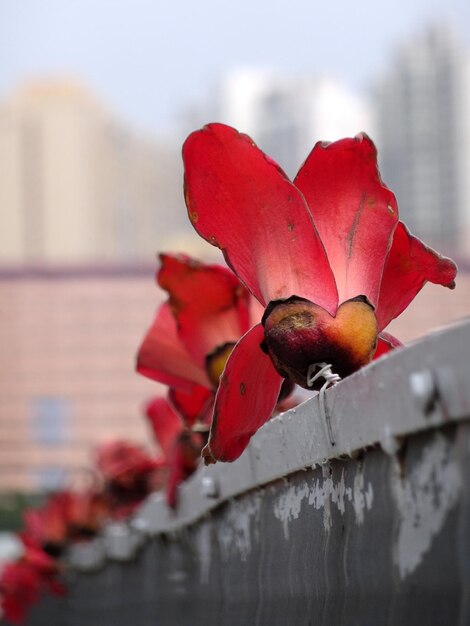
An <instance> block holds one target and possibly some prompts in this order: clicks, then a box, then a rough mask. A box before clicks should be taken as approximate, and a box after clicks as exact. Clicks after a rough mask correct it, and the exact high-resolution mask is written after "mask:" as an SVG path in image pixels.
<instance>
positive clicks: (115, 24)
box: [0, 0, 470, 132]
mask: <svg viewBox="0 0 470 626" xmlns="http://www.w3.org/2000/svg"><path fill="white" fill-rule="evenodd" d="M431 20H445V21H448V22H450V23H451V24H452V23H453V24H455V26H456V28H457V31H458V33H459V35H460V36H461V38H462V40H463V42H464V43H466V44H467V45H469V43H470V1H469V0H396V1H395V2H386V3H385V2H382V3H381V2H378V1H377V0H356V1H353V0H336V1H332V2H327V0H323V1H322V2H320V1H319V0H310V1H308V0H283V1H278V0H233V1H232V2H230V3H229V2H224V1H223V0H184V1H183V0H0V98H1V97H3V96H5V95H6V94H8V92H9V91H11V90H12V89H13V88H14V87H15V86H16V85H17V84H19V83H20V82H21V81H22V80H23V79H25V78H28V77H30V76H32V75H33V76H34V75H38V74H39V75H56V74H59V75H62V74H71V75H74V76H77V77H78V78H80V79H82V80H83V81H84V82H85V83H87V84H89V85H90V86H91V87H92V88H93V89H94V90H96V91H97V92H98V94H99V95H100V97H101V99H102V100H104V102H106V103H107V104H108V105H110V106H111V108H112V109H113V110H114V111H115V112H116V113H118V114H119V116H121V117H122V118H124V119H128V120H129V121H131V122H132V123H133V124H135V125H137V126H138V127H140V128H142V129H146V128H147V129H149V130H153V131H155V132H165V131H166V130H167V129H168V128H169V127H170V125H171V123H172V122H173V121H174V119H175V114H176V113H177V112H178V111H179V110H182V109H184V108H185V105H186V104H187V103H190V102H191V101H192V100H194V99H195V98H196V99H197V98H198V97H200V96H201V95H202V94H204V92H207V90H208V89H210V87H211V85H213V84H214V83H215V82H216V80H217V78H218V77H219V76H221V75H222V74H223V72H224V71H225V70H227V69H228V68H234V67H239V66H243V67H245V66H268V67H272V68H280V69H285V70H294V71H307V72H314V73H325V72H329V73H332V74H333V75H335V76H337V77H339V78H341V79H344V80H346V81H347V82H348V83H349V84H350V85H351V86H353V87H357V88H361V87H363V86H364V85H366V84H367V82H368V81H370V80H371V79H372V78H373V77H374V75H377V74H378V73H379V72H380V71H381V70H382V69H383V68H385V67H386V65H387V64H388V62H389V61H390V60H391V58H392V56H393V52H394V50H395V49H396V46H397V45H398V44H399V43H400V42H401V41H403V40H406V39H407V38H409V37H411V36H412V35H413V33H416V32H417V31H419V29H420V28H423V27H424V26H425V25H426V24H427V23H429V22H430V21H431Z"/></svg>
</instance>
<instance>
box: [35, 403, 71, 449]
mask: <svg viewBox="0 0 470 626" xmlns="http://www.w3.org/2000/svg"><path fill="white" fill-rule="evenodd" d="M32 430H33V432H32V438H33V440H34V441H35V442H37V443H39V444H42V445H61V444H64V443H66V442H68V441H70V405H69V402H68V401H67V399H66V398H55V397H51V396H49V397H41V398H35V399H34V400H33V402H32Z"/></svg>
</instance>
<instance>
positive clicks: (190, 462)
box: [137, 254, 259, 507]
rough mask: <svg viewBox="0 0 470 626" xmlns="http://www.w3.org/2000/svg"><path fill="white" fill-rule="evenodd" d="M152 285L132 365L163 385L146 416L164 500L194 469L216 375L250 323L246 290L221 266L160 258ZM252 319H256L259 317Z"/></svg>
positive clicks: (171, 498) (181, 258)
mask: <svg viewBox="0 0 470 626" xmlns="http://www.w3.org/2000/svg"><path fill="white" fill-rule="evenodd" d="M160 261H161V267H160V269H159V271H158V273H157V282H158V284H159V286H160V287H162V288H163V289H165V290H166V291H167V293H168V300H167V301H166V302H165V303H164V304H163V305H161V306H160V307H159V309H158V311H157V314H156V316H155V319H154V322H153V323H152V325H151V327H150V329H149V331H148V332H147V334H146V336H145V338H144V340H143V342H142V345H141V347H140V349H139V351H138V355H137V370H138V371H139V372H140V373H141V374H143V375H145V376H147V377H149V378H151V379H152V380H155V381H158V382H160V383H163V384H166V385H168V386H169V390H168V394H167V398H163V397H161V398H155V399H154V400H152V402H150V403H149V404H148V405H147V407H146V410H145V412H146V415H147V417H148V419H149V421H150V424H151V426H152V430H153V433H154V436H155V438H156V440H157V442H158V443H159V445H160V448H161V449H162V453H163V459H164V463H165V464H166V466H167V469H168V477H167V500H168V503H169V504H170V506H172V507H174V506H175V504H176V500H177V488H178V485H179V484H180V483H181V482H182V481H183V480H184V479H186V478H187V477H188V476H189V475H190V474H191V473H192V472H193V471H194V470H195V469H196V467H197V463H198V459H199V458H200V452H201V448H202V446H203V444H204V442H205V440H204V437H203V435H202V434H201V433H200V432H199V431H201V430H202V431H204V430H208V428H209V425H210V423H211V419H212V409H213V403H214V398H215V393H216V390H217V387H218V382H219V378H220V375H221V373H222V371H223V369H224V367H225V363H226V361H227V358H228V356H229V354H230V352H231V351H232V349H233V347H234V346H235V344H236V342H237V341H238V340H239V339H240V337H241V336H242V335H243V334H244V333H245V332H246V331H247V330H248V329H249V328H250V325H251V324H252V315H253V314H254V315H256V313H257V312H258V313H259V311H257V310H256V309H255V308H253V306H252V299H251V296H250V294H249V292H248V291H247V290H246V289H245V288H244V287H243V286H242V285H241V283H240V281H239V280H238V279H237V278H236V276H235V275H234V274H233V273H232V272H231V271H230V270H228V269H227V268H225V267H222V266H220V265H208V264H203V263H200V262H198V261H195V260H194V259H191V258H190V257H188V256H186V255H169V254H162V255H160ZM258 319H259V318H258Z"/></svg>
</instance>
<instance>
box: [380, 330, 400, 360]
mask: <svg viewBox="0 0 470 626" xmlns="http://www.w3.org/2000/svg"><path fill="white" fill-rule="evenodd" d="M402 345H403V344H402V343H401V342H400V341H399V340H398V339H397V338H396V337H394V336H393V335H390V333H380V335H379V336H378V337H377V348H376V349H375V353H374V356H373V357H372V360H374V361H375V359H380V357H381V356H383V355H384V354H387V353H388V352H391V351H392V350H395V349H396V348H401V347H402Z"/></svg>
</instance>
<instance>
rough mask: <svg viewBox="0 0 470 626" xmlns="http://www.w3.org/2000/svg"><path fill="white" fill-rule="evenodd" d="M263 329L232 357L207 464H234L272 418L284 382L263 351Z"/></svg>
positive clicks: (246, 338) (219, 396)
mask: <svg viewBox="0 0 470 626" xmlns="http://www.w3.org/2000/svg"><path fill="white" fill-rule="evenodd" d="M263 339H264V329H263V327H262V326H261V324H258V325H257V326H254V327H253V328H252V329H251V330H250V331H248V332H247V333H246V335H244V336H243V337H242V338H241V339H240V341H239V342H238V344H237V345H236V346H235V348H234V350H233V352H232V354H231V355H230V357H229V359H228V361H227V365H226V366H225V370H224V373H223V374H222V376H221V379H220V385H219V389H218V391H217V395H216V400H215V407H214V416H213V419H212V427H211V432H210V436H209V442H208V445H207V446H206V447H205V448H204V451H203V454H204V457H205V462H206V463H213V462H215V461H234V460H235V459H237V458H238V457H239V456H240V454H241V453H242V452H243V450H244V449H245V448H246V446H247V445H248V442H249V441H250V439H251V437H252V436H253V435H254V434H255V432H256V431H257V430H258V429H259V428H260V427H261V426H262V425H263V424H264V423H265V422H266V421H267V420H268V419H269V418H270V417H271V414H272V412H273V410H274V407H275V406H276V402H277V399H278V397H279V391H280V389H281V384H282V381H283V379H282V378H281V377H280V376H279V374H278V373H277V372H276V370H275V369H274V365H273V364H272V362H271V359H270V358H269V357H268V356H267V355H266V354H265V353H264V352H263V351H262V350H261V348H260V344H261V343H262V341H263Z"/></svg>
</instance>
